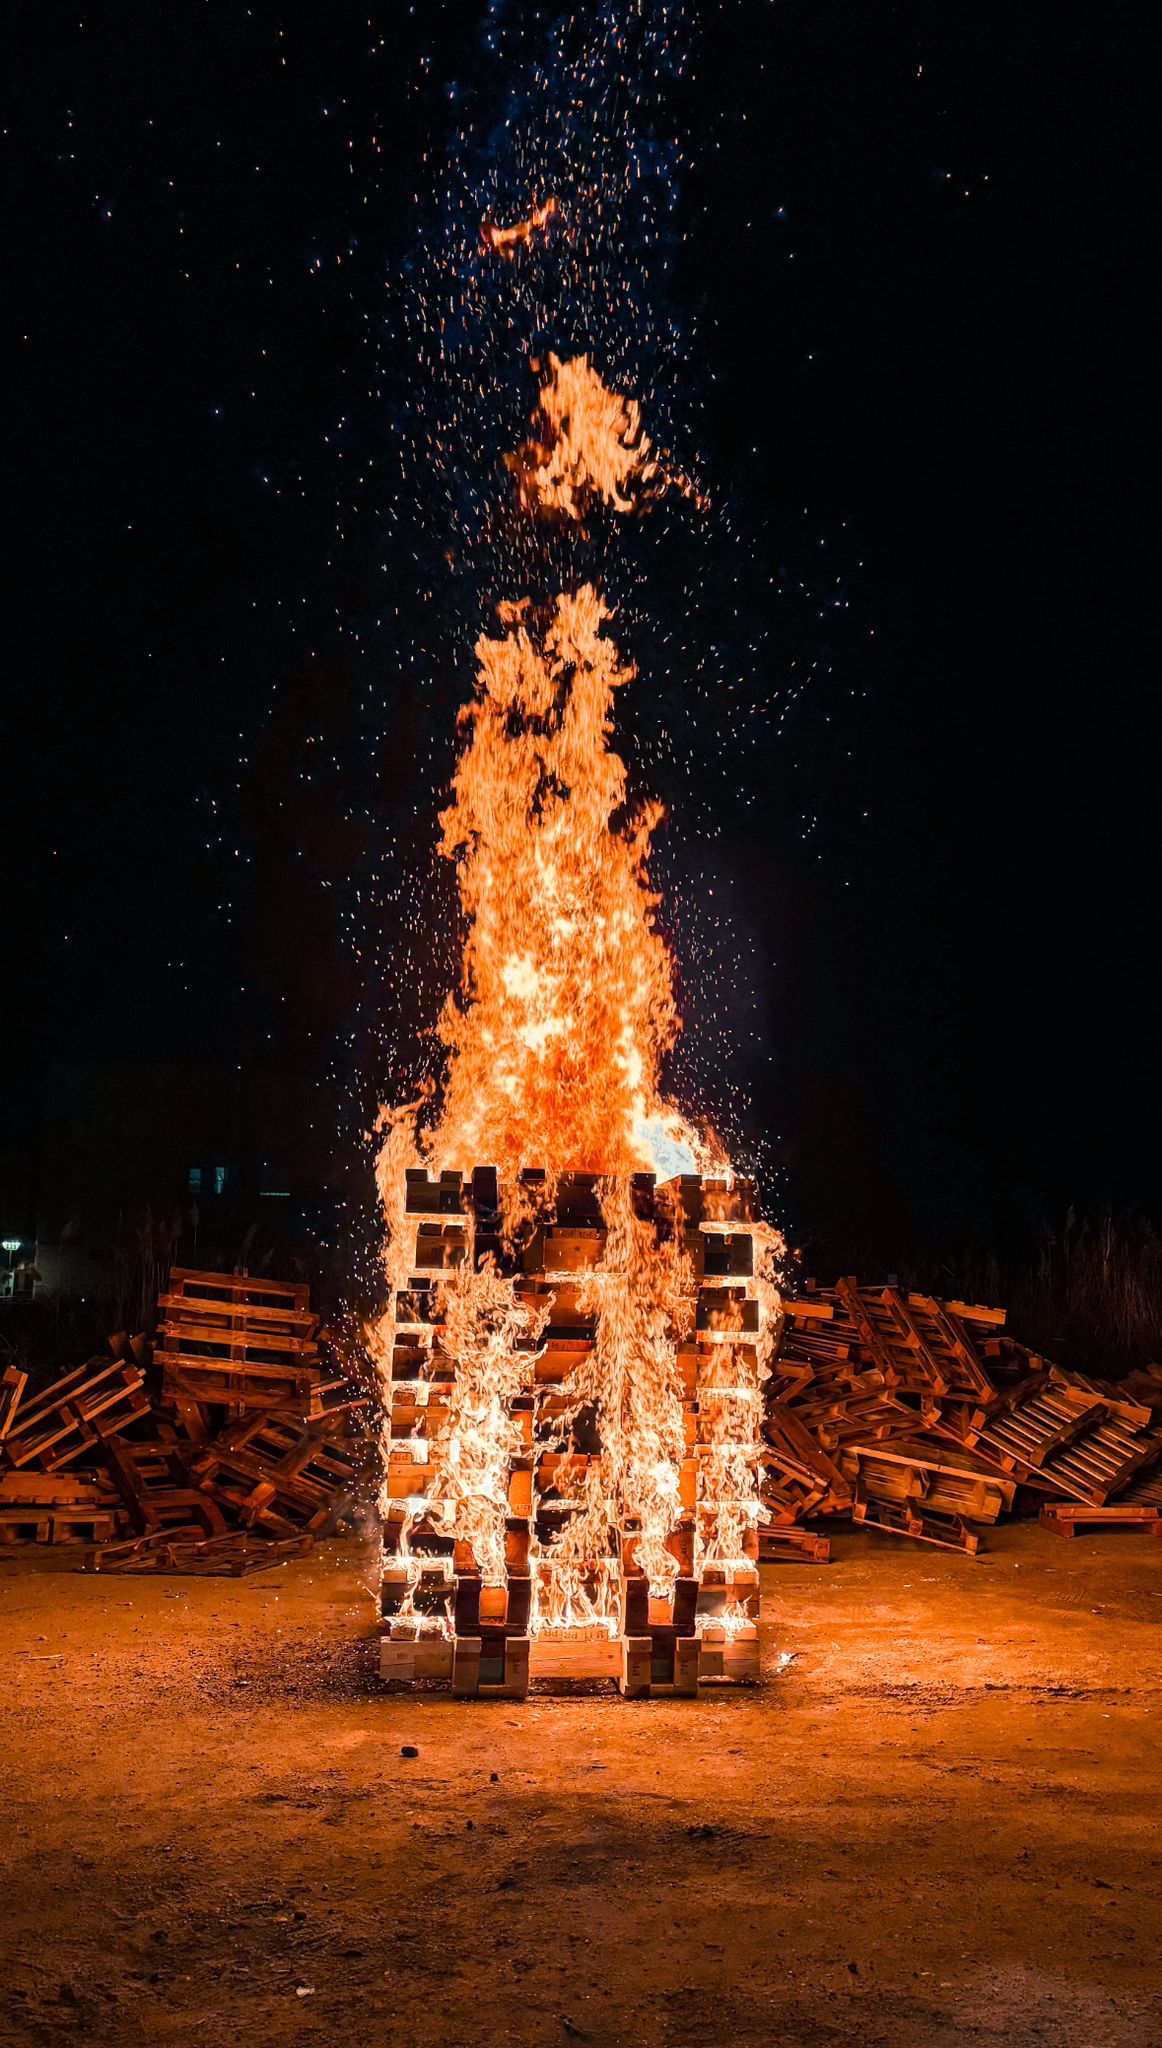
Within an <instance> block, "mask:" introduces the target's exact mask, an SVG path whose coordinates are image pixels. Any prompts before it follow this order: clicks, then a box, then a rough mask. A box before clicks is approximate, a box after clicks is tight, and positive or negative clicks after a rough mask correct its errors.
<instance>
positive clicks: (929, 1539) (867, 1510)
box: [852, 1500, 980, 1557]
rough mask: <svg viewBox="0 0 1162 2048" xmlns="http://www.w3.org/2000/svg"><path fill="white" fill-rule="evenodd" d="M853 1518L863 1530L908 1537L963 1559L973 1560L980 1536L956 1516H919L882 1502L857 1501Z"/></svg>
mask: <svg viewBox="0 0 1162 2048" xmlns="http://www.w3.org/2000/svg"><path fill="white" fill-rule="evenodd" d="M852 1515H853V1518H854V1520H855V1521H857V1522H859V1523H860V1524H861V1525H862V1526H863V1527H864V1528H866V1529H881V1530H883V1532H884V1534H885V1535H888V1536H907V1537H909V1538H910V1540H911V1541H912V1542H913V1543H932V1544H935V1546H936V1548H937V1549H939V1550H959V1551H961V1552H963V1554H964V1556H965V1557H975V1556H976V1553H977V1551H978V1550H979V1548H980V1538H979V1536H977V1535H976V1533H975V1532H974V1531H973V1530H972V1529H970V1528H969V1526H968V1524H967V1522H965V1521H963V1520H962V1519H961V1517H960V1516H959V1515H949V1516H948V1517H947V1518H942V1517H941V1516H939V1515H927V1514H919V1513H917V1512H916V1511H915V1510H914V1509H912V1508H910V1507H908V1506H907V1505H906V1504H903V1505H898V1506H897V1505H896V1504H895V1503H894V1502H892V1501H883V1500H857V1501H856V1502H855V1504H854V1506H853V1508H852Z"/></svg>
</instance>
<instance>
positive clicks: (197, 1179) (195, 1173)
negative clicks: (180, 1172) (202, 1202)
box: [190, 1166, 202, 1195]
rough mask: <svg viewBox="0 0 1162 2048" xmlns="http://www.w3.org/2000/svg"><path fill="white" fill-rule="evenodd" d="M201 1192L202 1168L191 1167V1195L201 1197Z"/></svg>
mask: <svg viewBox="0 0 1162 2048" xmlns="http://www.w3.org/2000/svg"><path fill="white" fill-rule="evenodd" d="M201 1192H202V1169H201V1167H200V1166H191V1168H190V1193H191V1195H200V1194H201Z"/></svg>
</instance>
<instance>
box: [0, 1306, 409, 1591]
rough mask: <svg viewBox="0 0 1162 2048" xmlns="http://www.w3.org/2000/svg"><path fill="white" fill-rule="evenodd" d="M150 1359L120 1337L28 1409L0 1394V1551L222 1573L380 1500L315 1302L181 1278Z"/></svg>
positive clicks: (95, 1564) (289, 1551)
mask: <svg viewBox="0 0 1162 2048" xmlns="http://www.w3.org/2000/svg"><path fill="white" fill-rule="evenodd" d="M159 1310H160V1312H161V1322H160V1326H159V1329H158V1332H157V1336H156V1339H155V1341H154V1343H153V1344H152V1346H151V1345H150V1344H149V1343H148V1342H147V1341H146V1339H145V1338H143V1337H129V1336H127V1335H125V1334H124V1333H122V1334H119V1335H118V1336H116V1337H113V1338H111V1339H110V1353H111V1356H108V1357H104V1358H92V1359H89V1360H88V1361H87V1363H86V1364H84V1365H82V1366H78V1367H77V1368H76V1370H75V1371H73V1372H70V1373H66V1374H65V1375H64V1377H63V1378H62V1379H58V1380H57V1381H55V1382H54V1383H53V1385H52V1386H49V1387H46V1388H44V1389H42V1390H41V1391H40V1392H39V1393H37V1394H35V1395H32V1396H29V1395H28V1393H27V1380H26V1376H25V1375H24V1374H23V1373H19V1372H16V1371H15V1370H14V1369H13V1368H9V1369H8V1370H7V1371H6V1372H5V1373H4V1375H3V1377H2V1379H0V1542H3V1543H45V1544H60V1543H79V1544H87V1545H89V1546H91V1552H90V1556H89V1558H88V1560H87V1562H88V1563H89V1564H90V1566H91V1568H92V1569H93V1570H94V1571H103V1572H107V1571H114V1572H163V1571H164V1572H191V1573H214V1574H229V1575H231V1576H234V1577H240V1576H242V1575H243V1574H244V1573H248V1572H251V1571H259V1570H263V1569H266V1568H267V1567H269V1566H270V1565H272V1564H278V1563H281V1562H282V1560H283V1559H284V1558H286V1557H292V1556H297V1555H299V1554H300V1553H301V1552H302V1551H304V1550H306V1549H308V1548H309V1547H310V1545H311V1543H312V1542H313V1541H314V1539H315V1537H316V1536H317V1535H321V1534H325V1533H327V1532H329V1531H330V1530H331V1529H333V1528H335V1527H337V1526H338V1525H339V1524H340V1523H341V1522H342V1521H343V1520H344V1519H345V1518H346V1517H347V1516H349V1515H350V1514H351V1513H352V1512H353V1511H354V1509H355V1508H356V1507H357V1505H358V1504H359V1503H360V1502H361V1501H363V1500H364V1499H366V1498H367V1497H368V1496H369V1495H370V1494H371V1492H372V1491H373V1488H374V1473H373V1466H374V1457H373V1453H372V1447H371V1445H370V1443H369V1440H368V1438H367V1434H366V1429H365V1427H363V1426H361V1420H362V1415H363V1411H364V1409H365V1407H366V1403H365V1401H364V1400H363V1399H362V1398H360V1397H359V1396H358V1394H356V1393H354V1392H353V1390H352V1389H351V1388H350V1387H349V1386H348V1385H347V1384H346V1383H345V1382H344V1381H342V1380H338V1379H335V1378H328V1377H327V1376H326V1375H325V1373H324V1370H323V1366H322V1363H321V1359H320V1350H319V1344H318V1318H317V1317H316V1316H315V1315H314V1314H313V1313H312V1310H311V1306H310V1298H309V1290H308V1289H307V1288H306V1287H302V1286H295V1285H288V1284H284V1283H283V1282H281V1281H274V1280H259V1279H254V1278H252V1277H251V1276H250V1275H248V1274H245V1273H240V1274H234V1273H198V1272H193V1271H190V1270H187V1269H185V1268H175V1270H174V1271H173V1272H172V1273H171V1275H170V1281H169V1291H168V1292H167V1293H165V1294H163V1295H162V1296H161V1297H160V1301H159Z"/></svg>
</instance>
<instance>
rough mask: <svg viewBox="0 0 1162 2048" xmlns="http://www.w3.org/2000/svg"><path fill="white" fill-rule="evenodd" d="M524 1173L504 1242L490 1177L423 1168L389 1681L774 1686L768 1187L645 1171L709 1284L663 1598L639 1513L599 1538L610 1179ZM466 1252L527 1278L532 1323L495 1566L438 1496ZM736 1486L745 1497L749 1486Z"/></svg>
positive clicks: (411, 1186) (399, 1451)
mask: <svg viewBox="0 0 1162 2048" xmlns="http://www.w3.org/2000/svg"><path fill="white" fill-rule="evenodd" d="M522 1182H523V1199H524V1201H525V1203H526V1204H527V1208H528V1215H529V1221H528V1224H527V1227H525V1228H523V1229H522V1230H520V1231H518V1232H517V1235H516V1238H515V1240H514V1239H512V1238H509V1239H508V1240H507V1241H502V1237H501V1234H500V1223H499V1191H498V1187H497V1179H496V1175H495V1173H494V1172H493V1171H492V1170H491V1169H477V1170H476V1171H475V1172H473V1173H472V1174H470V1175H467V1176H464V1177H462V1176H461V1175H459V1174H454V1173H445V1174H444V1175H442V1176H441V1178H440V1179H439V1180H435V1179H430V1178H429V1177H428V1176H427V1175H426V1174H424V1173H422V1172H419V1171H416V1172H413V1173H411V1174H409V1176H408V1183H407V1215H408V1218H409V1219H410V1220H411V1221H412V1225H413V1228H414V1233H415V1235H414V1256H413V1260H412V1272H411V1276H410V1280H409V1284H408V1286H407V1287H406V1288H405V1289H404V1290H402V1291H401V1293H400V1295H399V1298H398V1300H397V1302H396V1321H395V1345H394V1355H393V1358H392V1368H391V1370H392V1379H391V1390H390V1415H389V1422H388V1425H387V1426H388V1429H389V1431H390V1439H389V1455H388V1461H387V1478H386V1488H385V1507H386V1512H385V1527H384V1570H383V1581H382V1595H381V1598H382V1613H383V1616H384V1620H385V1622H386V1624H387V1627H386V1633H385V1637H384V1641H383V1645H382V1656H381V1670H382V1673H383V1675H384V1676H385V1677H386V1678H389V1679H398V1680H400V1681H403V1682H406V1683H411V1682H415V1681H417V1680H422V1679H443V1680H446V1681H448V1682H449V1683H450V1684H451V1686H452V1689H453V1691H454V1692H456V1693H460V1694H464V1695H473V1696H493V1697H519V1696H521V1695H523V1694H524V1693H525V1692H526V1691H527V1688H528V1685H529V1682H530V1680H531V1679H533V1678H538V1677H544V1678H550V1677H551V1678H605V1677H608V1678H611V1679H613V1680H615V1681H616V1683H617V1684H618V1685H619V1686H620V1688H621V1690H622V1692H623V1693H625V1694H626V1695H627V1696H634V1697H640V1696H643V1695H648V1694H654V1693H658V1692H663V1691H665V1692H675V1693H692V1692H695V1691H696V1690H697V1688H698V1685H699V1683H700V1682H701V1683H708V1682H711V1681H727V1680H735V1679H753V1678H756V1677H757V1676H758V1627H757V1622H758V1570H757V1564H758V1534H757V1526H756V1525H755V1522H754V1516H753V1510H754V1508H755V1506H756V1505H757V1454H758V1438H757V1432H758V1423H759V1411H758V1403H757V1387H758V1377H759V1376H758V1369H757V1357H756V1346H757V1344H758V1342H759V1337H760V1318H761V1314H762V1306H761V1302H760V1299H759V1297H758V1291H757V1289H756V1282H755V1265H756V1261H755V1245H754V1237H753V1230H752V1228H748V1226H753V1223H754V1219H755V1207H754V1201H755V1196H754V1188H753V1186H752V1185H751V1184H750V1183H749V1182H745V1181H735V1182H732V1183H730V1184H729V1185H728V1184H727V1183H726V1182H724V1181H723V1182H716V1181H711V1180H703V1179H701V1178H699V1177H698V1176H690V1177H688V1178H683V1179H681V1180H678V1181H672V1182H669V1183H666V1184H664V1185H663V1186H660V1187H659V1186H658V1185H657V1184H656V1182H655V1178H654V1176H653V1175H651V1174H637V1175H635V1176H634V1177H633V1179H632V1183H630V1184H629V1195H630V1199H631V1201H632V1211H633V1216H634V1218H635V1219H636V1221H637V1223H638V1224H640V1225H641V1226H642V1228H643V1229H644V1230H646V1231H647V1232H648V1231H650V1230H653V1231H655V1232H656V1233H658V1236H659V1240H660V1238H661V1236H662V1235H663V1234H668V1237H669V1239H670V1241H671V1242H674V1243H677V1244H680V1245H681V1247H682V1249H683V1250H684V1253H685V1256H686V1258H687V1259H688V1261H689V1264H688V1266H687V1267H686V1268H685V1270H686V1272H687V1273H688V1274H689V1276H690V1286H691V1300H690V1316H689V1327H688V1328H687V1329H686V1330H685V1332H684V1333H681V1335H680V1341H677V1340H675V1358H676V1368H677V1375H678V1380H679V1381H680V1401H681V1423H680V1427H681V1435H682V1442H683V1444H684V1455H682V1456H681V1457H680V1458H679V1460H678V1469H677V1481H678V1483H677V1495H678V1498H677V1502H676V1504H675V1509H674V1513H673V1517H672V1521H671V1523H670V1526H669V1529H668V1533H667V1535H666V1539H665V1545H666V1549H667V1550H668V1551H669V1553H670V1554H671V1555H672V1557H673V1559H674V1562H675V1565H676V1568H677V1569H676V1574H675V1575H674V1576H673V1578H672V1582H671V1584H670V1586H669V1589H668V1591H667V1592H666V1593H665V1594H664V1595H659V1594H658V1593H657V1592H655V1593H653V1594H651V1591H650V1584H649V1581H648V1579H647V1577H646V1576H645V1574H644V1572H643V1570H642V1568H641V1566H640V1564H639V1562H638V1558H637V1548H638V1545H639V1542H640V1541H641V1535H640V1530H639V1527H638V1525H637V1524H636V1523H635V1522H634V1520H633V1518H632V1516H619V1515H618V1514H617V1513H616V1512H614V1513H613V1514H612V1515H611V1516H610V1517H609V1519H608V1522H607V1523H606V1524H603V1526H602V1529H601V1532H600V1535H599V1537H597V1538H596V1539H595V1537H594V1533H593V1525H592V1518H591V1511H592V1501H593V1484H592V1483H591V1482H595V1481H596V1480H597V1478H598V1474H599V1467H600V1461H601V1458H602V1442H601V1423H600V1418H599V1417H598V1416H597V1414H596V1413H595V1412H594V1410H593V1408H592V1406H587V1404H586V1398H585V1393H584V1390H585V1388H586V1387H587V1386H588V1385H589V1384H590V1382H589V1380H588V1378H587V1372H588V1367H589V1365H590V1363H591V1361H592V1359H593V1356H594V1346H595V1343H596V1341H597V1330H596V1322H597V1317H596V1314H595V1309H594V1292H593V1288H592V1285H591V1284H589V1283H590V1282H591V1281H592V1276H593V1275H594V1274H595V1273H596V1272H597V1271H598V1270H599V1269H600V1268H601V1266H602V1261H603V1258H604V1256H605V1253H606V1248H607V1245H608V1242H609V1230H608V1228H607V1220H606V1216H605V1214H604V1212H603V1208H602V1204H601V1200H600V1199H599V1194H598V1182H597V1176H596V1175H594V1174H584V1173H574V1174H568V1175H565V1176H563V1177H562V1178H561V1179H560V1181H559V1182H558V1183H557V1185H556V1187H555V1189H554V1190H553V1191H552V1196H551V1199H550V1198H549V1195H548V1191H547V1188H546V1186H545V1177H544V1175H543V1174H539V1173H536V1172H528V1173H526V1174H524V1175H523V1176H522ZM470 1255H471V1258H472V1260H473V1270H475V1271H478V1270H480V1269H481V1268H482V1267H483V1265H484V1263H485V1262H486V1261H491V1262H493V1264H494V1266H495V1268H496V1270H497V1271H498V1272H499V1273H500V1274H501V1275H502V1276H503V1277H505V1278H506V1279H507V1280H508V1281H510V1282H512V1283H513V1284H514V1292H515V1300H516V1301H517V1302H518V1303H519V1304H521V1305H522V1306H523V1307H524V1308H526V1309H527V1310H528V1312H529V1314H530V1317H531V1318H532V1320H533V1323H534V1326H535V1329H536V1334H535V1336H530V1337H528V1338H527V1339H526V1340H523V1343H522V1345H521V1346H520V1348H519V1349H518V1351H517V1354H516V1356H515V1358H514V1360H512V1361H510V1366H511V1370H510V1384H509V1389H508V1394H507V1400H506V1412H505V1416H504V1421H503V1430H504V1432H505V1434H506V1436H507V1440H508V1444H509V1450H508V1454H507V1465H506V1471H505V1473H504V1475H503V1480H504V1483H505V1484H506V1486H507V1510H508V1511H507V1516H506V1518H505V1523H504V1531H503V1571H502V1572H501V1571H499V1570H498V1569H497V1560H496V1558H495V1556H494V1558H493V1560H492V1568H491V1570H490V1571H488V1572H486V1570H485V1567H484V1562H483V1560H482V1559H481V1557H480V1556H478V1555H476V1554H475V1551H474V1549H473V1546H472V1544H471V1542H469V1541H466V1540H465V1539H464V1537H463V1536H462V1535H459V1536H458V1535H457V1534H456V1533H455V1530H456V1528H457V1527H458V1526H460V1524H458V1523H457V1519H456V1516H455V1514H454V1513H452V1512H446V1511H445V1503H444V1502H443V1500H442V1499H441V1484H442V1468H441V1451H440V1446H441V1444H442V1443H444V1442H445V1441H446V1439H447V1435H448V1431H449V1427H450V1417H452V1416H453V1415H454V1414H455V1404H456V1401H457V1398H458V1384H459V1385H460V1386H462V1384H463V1372H462V1369H459V1368H458V1364H457V1360H456V1359H455V1358H454V1357H453V1356H452V1353H451V1349H450V1347H449V1345H446V1343H445V1323H446V1317H447V1314H448V1294H449V1291H450V1290H449V1289H448V1288H447V1287H446V1286H445V1285H441V1282H444V1281H446V1280H447V1276H449V1275H450V1274H454V1273H455V1272H456V1270H457V1268H461V1267H463V1266H464V1265H465V1262H466V1261H467V1260H468V1259H469V1256H470ZM727 1360H729V1370H728V1369H727V1367H726V1365H724V1361H727ZM458 1370H460V1380H459V1383H458ZM738 1377H741V1379H742V1380H744V1381H747V1382H748V1383H751V1384H753V1386H754V1388H755V1390H756V1394H755V1403H754V1412H753V1414H751V1415H749V1416H748V1415H747V1414H746V1413H745V1412H741V1404H739V1403H738V1402H737V1399H736V1406H739V1407H740V1418H739V1420H738V1421H737V1422H734V1421H732V1420H731V1408H730V1403H731V1400H732V1398H735V1397H736V1396H737V1392H738V1389H737V1387H736V1386H735V1385H733V1384H730V1385H725V1386H724V1385H723V1384H721V1383H722V1382H723V1381H724V1380H727V1381H730V1380H732V1378H738ZM676 1398H677V1397H676ZM732 1431H733V1432H734V1434H733V1435H732V1434H731V1432H732ZM748 1432H749V1441H748ZM733 1453H737V1456H738V1458H739V1460H740V1461H741V1463H740V1464H739V1465H738V1466H735V1467H733V1468H731V1469H733V1470H736V1471H739V1472H744V1473H745V1469H746V1460H747V1458H748V1456H749V1460H750V1465H749V1471H750V1483H751V1510H752V1512H751V1516H750V1520H749V1522H748V1523H747V1526H746V1527H745V1529H744V1531H743V1534H742V1536H741V1538H740V1541H739V1546H738V1554H737V1555H735V1556H732V1557H729V1558H727V1557H725V1556H724V1555H723V1554H722V1545H721V1543H719V1542H716V1517H719V1518H721V1517H722V1516H723V1515H724V1514H727V1513H730V1514H731V1515H732V1516H733V1517H734V1520H733V1523H732V1526H734V1527H735V1528H736V1529H737V1528H741V1527H742V1525H743V1523H744V1522H746V1520H747V1518H746V1512H745V1507H744V1505H743V1504H742V1503H741V1502H739V1501H733V1500H732V1501H724V1500H723V1498H722V1496H723V1491H724V1487H723V1483H722V1481H721V1479H719V1481H718V1483H717V1485H715V1484H713V1483H711V1477H712V1473H714V1472H717V1473H719V1474H721V1472H722V1471H723V1470H724V1469H725V1468H726V1462H727V1461H728V1460H729V1457H730V1456H731V1454H733ZM738 1484H739V1485H740V1486H742V1487H743V1488H744V1490H745V1479H744V1478H740V1479H739V1481H738ZM587 1513H588V1514H589V1515H590V1520H588V1521H587V1520H586V1519H585V1517H586V1515H587ZM450 1529H451V1531H452V1533H449V1530H450ZM571 1531H572V1534H571V1533H570V1532H571ZM582 1531H584V1535H582V1533H581V1532H582ZM586 1544H587V1545H588V1546H589V1547H588V1549H585V1547H584V1546H585V1545H586ZM500 1578H502V1579H503V1583H497V1582H496V1581H497V1580H498V1579H500Z"/></svg>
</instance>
